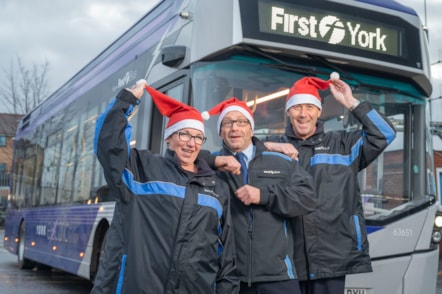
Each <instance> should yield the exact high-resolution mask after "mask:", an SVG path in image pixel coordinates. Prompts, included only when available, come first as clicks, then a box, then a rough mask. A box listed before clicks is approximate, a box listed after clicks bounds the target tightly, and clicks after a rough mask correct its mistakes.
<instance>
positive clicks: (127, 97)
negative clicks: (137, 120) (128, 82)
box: [117, 89, 140, 106]
mask: <svg viewBox="0 0 442 294" xmlns="http://www.w3.org/2000/svg"><path fill="white" fill-rule="evenodd" d="M117 99H118V100H122V101H125V102H127V103H129V104H131V105H134V106H135V105H138V104H140V99H138V98H137V97H135V96H134V94H132V92H131V91H129V90H127V89H121V91H120V93H118V95H117Z"/></svg>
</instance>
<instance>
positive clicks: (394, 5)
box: [356, 0, 417, 16]
mask: <svg viewBox="0 0 442 294" xmlns="http://www.w3.org/2000/svg"><path fill="white" fill-rule="evenodd" d="M356 1H358V2H364V3H368V4H371V5H376V6H380V7H384V8H388V9H392V10H396V11H401V12H405V13H408V14H411V15H416V16H417V13H416V11H415V10H414V9H412V8H410V7H408V6H405V5H403V4H401V3H399V2H397V1H394V0H356Z"/></svg>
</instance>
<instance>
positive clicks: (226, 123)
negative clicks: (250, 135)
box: [221, 119, 250, 128]
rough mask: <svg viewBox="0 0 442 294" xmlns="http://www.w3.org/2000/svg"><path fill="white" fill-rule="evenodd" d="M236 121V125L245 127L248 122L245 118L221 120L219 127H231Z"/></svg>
mask: <svg viewBox="0 0 442 294" xmlns="http://www.w3.org/2000/svg"><path fill="white" fill-rule="evenodd" d="M234 123H236V125H237V126H238V127H245V126H247V125H248V124H249V123H250V122H249V120H247V119H237V120H223V121H222V122H221V127H223V128H231V127H233V124H234Z"/></svg>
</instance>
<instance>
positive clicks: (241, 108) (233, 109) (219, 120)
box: [216, 105, 255, 134]
mask: <svg viewBox="0 0 442 294" xmlns="http://www.w3.org/2000/svg"><path fill="white" fill-rule="evenodd" d="M230 111H239V112H241V113H242V114H244V116H245V117H246V118H247V119H248V120H249V122H250V126H251V127H252V131H253V130H255V121H254V119H253V117H252V116H251V115H250V113H249V112H248V111H247V110H245V109H244V108H243V107H241V106H238V105H231V106H228V107H226V108H224V109H223V111H222V112H221V113H220V115H219V116H218V122H217V124H216V128H217V130H218V134H219V132H220V130H221V122H222V121H223V119H224V116H226V114H227V113H228V112H230Z"/></svg>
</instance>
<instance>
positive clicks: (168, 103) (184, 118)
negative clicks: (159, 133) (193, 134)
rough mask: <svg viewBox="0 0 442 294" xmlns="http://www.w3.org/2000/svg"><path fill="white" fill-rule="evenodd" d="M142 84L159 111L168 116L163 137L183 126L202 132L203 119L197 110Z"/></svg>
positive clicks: (165, 137)
mask: <svg viewBox="0 0 442 294" xmlns="http://www.w3.org/2000/svg"><path fill="white" fill-rule="evenodd" d="M144 86H145V88H146V90H147V92H149V94H150V96H151V97H152V99H153V102H154V103H155V105H156V106H157V107H158V110H159V111H160V113H161V114H162V115H164V116H167V117H169V121H168V123H167V126H166V130H165V131H164V139H167V138H168V137H169V136H170V135H172V134H173V133H175V132H177V131H179V130H181V129H184V128H192V129H196V130H200V131H201V132H203V134H204V123H203V119H202V117H201V113H199V111H198V110H196V109H195V108H193V107H191V106H189V105H187V104H184V103H182V102H180V101H178V100H175V99H173V98H171V97H169V96H167V95H165V94H163V93H161V92H160V91H157V90H155V89H154V88H151V87H149V86H148V85H147V84H145V85H144Z"/></svg>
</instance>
